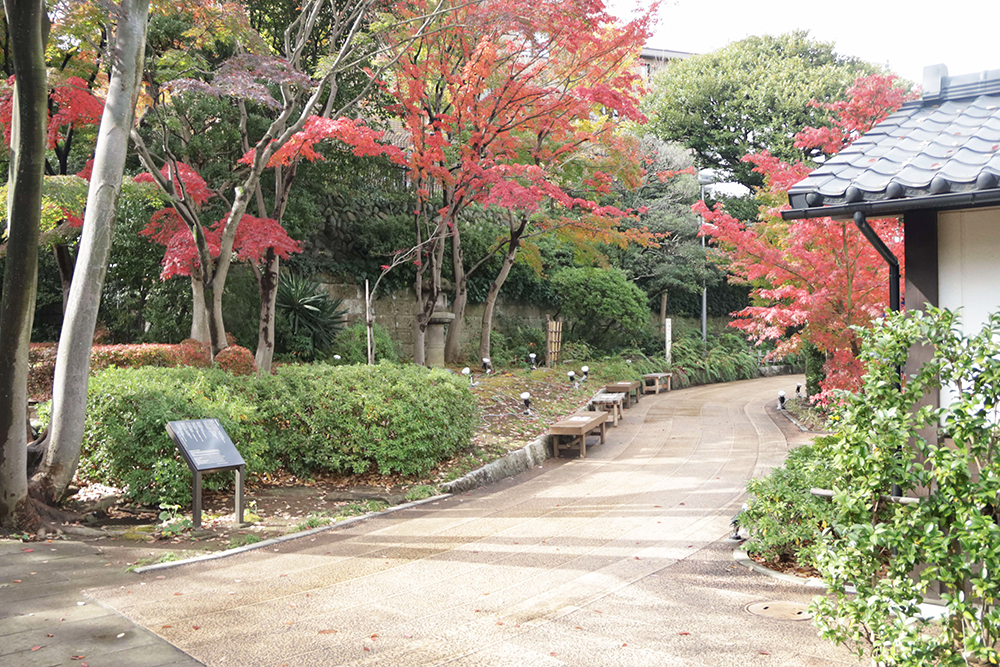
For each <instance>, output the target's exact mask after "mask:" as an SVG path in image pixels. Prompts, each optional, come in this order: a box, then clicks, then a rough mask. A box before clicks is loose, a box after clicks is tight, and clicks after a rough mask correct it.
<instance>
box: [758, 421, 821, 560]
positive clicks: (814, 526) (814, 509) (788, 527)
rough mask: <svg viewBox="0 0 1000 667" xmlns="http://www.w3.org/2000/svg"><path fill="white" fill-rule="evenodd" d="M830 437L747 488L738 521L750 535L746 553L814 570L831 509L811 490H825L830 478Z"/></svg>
mask: <svg viewBox="0 0 1000 667" xmlns="http://www.w3.org/2000/svg"><path fill="white" fill-rule="evenodd" d="M830 442H831V438H829V437H821V438H817V439H816V442H815V443H814V444H812V445H803V446H801V447H797V448H795V449H793V450H792V451H791V452H789V454H788V458H787V459H786V460H785V464H784V465H783V466H782V467H780V468H775V469H774V470H772V471H771V472H770V474H768V476H767V477H763V478H760V479H752V480H750V482H749V483H748V484H747V491H748V492H749V493H750V495H751V500H750V502H749V503H748V507H747V509H746V510H744V512H743V514H742V515H741V516H740V525H741V526H743V527H744V528H745V529H746V530H747V531H749V533H750V538H749V539H748V540H747V542H746V544H745V548H746V551H747V553H750V554H754V555H758V556H761V557H763V558H764V559H766V560H769V561H777V562H790V561H793V560H797V561H798V562H799V563H800V564H802V565H809V566H815V545H816V541H817V539H818V538H819V537H820V535H821V533H822V532H823V531H824V530H825V529H826V528H828V527H829V525H830V522H831V520H832V515H833V509H832V506H831V505H830V501H829V500H828V499H826V498H818V497H816V496H814V495H812V494H811V493H809V490H810V489H811V488H814V487H815V488H820V489H829V488H830V487H831V485H832V484H833V474H832V472H831V470H830V467H829V465H828V460H829V457H830V456H831V451H830V447H831V444H830Z"/></svg>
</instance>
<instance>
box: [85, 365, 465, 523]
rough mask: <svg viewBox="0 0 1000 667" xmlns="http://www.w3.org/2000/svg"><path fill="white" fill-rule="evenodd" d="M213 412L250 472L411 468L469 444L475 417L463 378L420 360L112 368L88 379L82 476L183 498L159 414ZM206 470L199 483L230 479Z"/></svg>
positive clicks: (148, 499) (419, 469) (153, 498)
mask: <svg viewBox="0 0 1000 667" xmlns="http://www.w3.org/2000/svg"><path fill="white" fill-rule="evenodd" d="M209 417H215V418H218V419H219V420H220V421H221V422H222V425H223V427H224V428H225V429H226V432H227V433H229V435H230V437H231V438H232V440H233V442H234V443H235V444H236V446H237V448H238V449H239V451H240V453H241V454H242V455H243V458H244V460H245V461H246V463H247V472H248V473H250V474H259V473H263V472H267V471H271V470H274V469H275V468H277V467H278V466H279V465H283V466H285V467H286V468H287V469H288V470H290V471H291V472H293V473H295V474H298V475H302V476H311V475H312V474H315V473H317V472H354V473H362V472H366V471H369V470H377V471H378V472H380V473H383V474H390V473H401V474H404V475H415V474H421V473H424V472H426V471H428V470H430V469H431V468H433V467H434V466H435V465H436V464H437V463H439V462H440V461H441V460H443V459H445V458H447V457H449V456H451V455H452V454H454V453H455V452H457V451H458V450H459V449H461V448H462V447H464V446H466V445H467V444H468V442H469V438H470V437H471V434H472V431H473V428H474V426H475V424H476V405H475V401H474V399H473V397H472V395H471V393H470V392H469V388H468V386H467V383H465V382H464V381H463V380H462V379H460V378H459V377H457V376H455V375H454V374H452V373H449V372H447V371H444V370H441V369H426V368H422V367H418V366H412V365H410V366H395V365H391V364H379V365H377V366H337V367H334V366H326V365H314V366H286V367H282V368H280V369H278V372H277V374H275V375H269V376H266V377H263V378H258V377H256V376H235V375H232V374H230V373H226V372H224V371H222V370H219V369H215V368H213V369H194V368H139V369H119V368H110V369H108V370H105V371H103V372H101V373H98V374H97V375H96V376H95V377H94V378H93V379H92V381H91V385H90V399H89V409H88V411H87V422H86V432H85V439H84V447H83V460H82V462H81V464H80V476H81V477H83V478H84V479H88V480H93V481H98V482H103V483H108V484H113V485H115V486H127V487H128V491H127V493H128V496H129V497H130V498H132V499H133V500H135V501H137V502H139V503H142V504H150V505H155V504H158V503H163V502H169V503H186V502H190V497H191V495H190V493H191V492H190V483H191V474H190V472H189V471H188V469H187V467H186V465H185V464H184V463H183V462H182V460H181V458H180V456H179V455H178V453H177V451H176V448H175V447H174V445H173V443H172V441H171V440H170V438H169V437H168V436H167V434H166V430H165V425H166V423H167V422H168V421H174V420H184V419H203V418H209ZM231 480H232V476H231V475H228V474H210V475H206V476H205V477H204V481H205V487H206V488H207V489H216V488H223V487H225V486H228V485H229V484H230V483H231Z"/></svg>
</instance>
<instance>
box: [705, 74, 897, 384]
mask: <svg viewBox="0 0 1000 667" xmlns="http://www.w3.org/2000/svg"><path fill="white" fill-rule="evenodd" d="M847 94H848V98H847V99H846V100H844V101H841V102H834V103H828V104H822V105H820V104H819V103H817V102H815V101H813V104H816V105H817V106H820V107H822V108H824V109H827V110H828V111H830V112H831V118H830V124H829V126H827V127H821V128H805V129H804V130H803V131H802V132H800V133H799V134H797V135H796V146H798V147H799V148H803V149H806V150H813V151H816V152H819V153H823V154H826V155H833V154H835V153H837V152H839V151H840V150H842V149H843V148H844V147H845V146H847V145H849V144H850V142H852V141H854V139H856V138H857V137H859V136H861V135H862V134H864V133H865V132H867V131H868V130H870V129H871V128H872V127H874V126H875V125H876V124H877V123H878V122H880V121H881V120H883V119H884V118H885V117H886V116H888V115H889V114H890V113H892V112H893V111H895V110H896V109H897V108H899V106H900V105H901V104H902V103H903V102H905V101H906V100H908V99H912V96H913V94H912V93H911V92H909V91H908V90H907V89H905V88H903V87H901V86H900V85H899V84H898V82H897V79H896V77H895V76H893V75H889V76H882V75H876V76H870V77H864V78H860V79H858V80H857V81H856V82H855V85H854V86H853V87H851V88H850V89H849V90H848V91H847ZM743 159H744V160H745V161H747V162H751V163H753V164H754V165H755V166H754V171H756V172H758V173H760V174H763V175H764V176H765V179H766V185H765V187H764V188H763V189H761V190H760V191H759V192H758V195H757V196H758V200H760V201H761V204H762V205H761V207H760V216H759V219H758V220H757V221H755V222H753V223H751V224H745V223H743V222H741V221H739V220H737V219H735V218H734V217H732V216H731V215H729V214H728V213H726V211H725V210H724V208H723V207H722V206H721V205H716V207H715V208H714V209H709V208H708V207H707V206H706V205H705V203H704V202H698V203H697V204H696V205H695V207H694V209H695V211H696V212H697V213H699V214H700V215H702V216H703V217H704V220H705V224H704V226H703V227H702V233H703V234H705V235H707V236H709V237H711V238H712V240H713V241H714V242H715V243H716V245H717V246H718V247H719V248H720V249H721V250H722V252H723V255H724V258H725V262H726V268H727V269H728V270H729V272H730V274H731V276H732V279H734V280H736V281H738V282H743V283H747V284H749V285H751V286H752V291H751V296H752V298H753V301H754V305H751V306H749V307H747V308H744V309H743V310H740V311H738V312H736V313H734V315H735V317H736V319H735V320H734V321H733V322H731V323H730V326H733V327H736V328H739V329H742V330H744V331H746V332H747V333H748V334H749V335H750V337H751V338H752V339H754V340H756V341H757V342H758V344H760V343H763V342H764V341H773V342H776V343H777V345H776V348H775V350H774V351H773V352H772V353H771V356H772V357H781V356H784V355H786V354H789V353H793V352H796V351H798V350H799V349H800V347H801V345H802V343H803V342H804V341H809V342H811V343H813V344H814V345H816V347H817V348H819V349H820V350H821V351H822V352H824V353H825V354H826V357H827V361H826V364H825V366H824V370H825V372H826V378H825V379H824V380H823V381H822V383H821V388H822V391H821V393H820V394H819V395H818V396H817V397H815V400H818V401H820V402H827V401H829V400H830V399H831V398H832V395H833V391H834V390H835V389H847V390H853V389H855V388H857V386H858V381H859V380H860V377H861V373H862V367H861V365H860V364H859V363H858V361H857V354H858V351H859V341H858V336H857V334H856V333H855V331H854V330H853V329H852V327H856V326H861V327H864V326H868V325H869V324H870V323H871V321H872V320H873V319H874V318H876V317H879V316H880V315H882V314H883V313H884V312H885V309H886V307H887V304H888V287H887V285H888V280H889V271H888V267H887V266H886V264H885V261H884V260H883V259H882V257H881V256H880V255H879V254H878V252H877V251H876V250H875V249H874V248H872V246H871V244H869V243H868V241H867V240H866V239H865V238H864V237H863V236H862V235H861V233H860V232H859V231H858V230H857V229H856V228H855V226H854V223H853V222H852V221H844V220H833V219H831V218H816V219H811V220H810V219H807V220H796V221H793V222H785V221H784V220H782V219H781V215H780V212H781V211H782V210H784V209H787V208H788V197H787V193H788V190H789V188H791V186H792V185H794V184H795V183H797V182H798V181H800V180H802V179H803V178H804V177H805V176H806V175H808V173H809V172H810V171H811V170H812V168H813V167H812V166H810V165H808V164H805V163H797V164H788V163H785V162H782V161H781V160H778V159H777V158H775V157H773V156H772V155H770V154H768V153H767V152H764V153H758V154H752V155H747V156H746V157H744V158H743ZM868 222H869V224H870V225H871V226H872V228H873V229H874V230H875V231H876V232H877V233H878V235H879V237H881V238H882V240H883V241H884V242H885V243H886V245H887V246H888V247H889V249H890V250H892V252H893V253H894V254H895V255H896V257H898V258H899V260H900V264H901V265H902V264H903V233H902V227H901V225H900V223H899V221H898V220H897V219H895V218H890V219H881V220H869V221H868Z"/></svg>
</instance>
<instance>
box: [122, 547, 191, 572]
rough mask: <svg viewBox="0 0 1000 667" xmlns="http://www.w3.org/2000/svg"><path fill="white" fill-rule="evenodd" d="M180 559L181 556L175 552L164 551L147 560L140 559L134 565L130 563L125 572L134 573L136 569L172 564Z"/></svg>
mask: <svg viewBox="0 0 1000 667" xmlns="http://www.w3.org/2000/svg"><path fill="white" fill-rule="evenodd" d="M180 559H181V555H180V554H179V553H177V552H176V551H166V552H164V553H162V554H160V555H159V556H150V557H148V558H140V559H139V560H137V561H136V562H134V563H130V564H129V565H128V567H126V568H125V571H126V572H134V571H135V570H136V568H140V567H146V566H147V565H158V564H159V563H172V562H174V561H178V560H180Z"/></svg>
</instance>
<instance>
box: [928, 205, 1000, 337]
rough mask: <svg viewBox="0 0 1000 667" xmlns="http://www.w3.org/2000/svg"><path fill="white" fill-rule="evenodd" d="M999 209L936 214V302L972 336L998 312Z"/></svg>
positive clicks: (999, 278) (999, 287)
mask: <svg viewBox="0 0 1000 667" xmlns="http://www.w3.org/2000/svg"><path fill="white" fill-rule="evenodd" d="M998 223H1000V208H981V209H974V210H969V211H947V212H942V213H939V214H938V303H939V304H940V305H941V306H942V307H944V308H950V309H952V310H954V309H956V308H961V314H962V329H963V331H964V332H965V333H966V334H968V333H974V332H977V331H979V329H981V328H982V326H983V324H984V323H985V322H986V320H987V319H989V316H990V314H991V313H994V312H996V311H998V310H1000V225H998Z"/></svg>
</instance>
